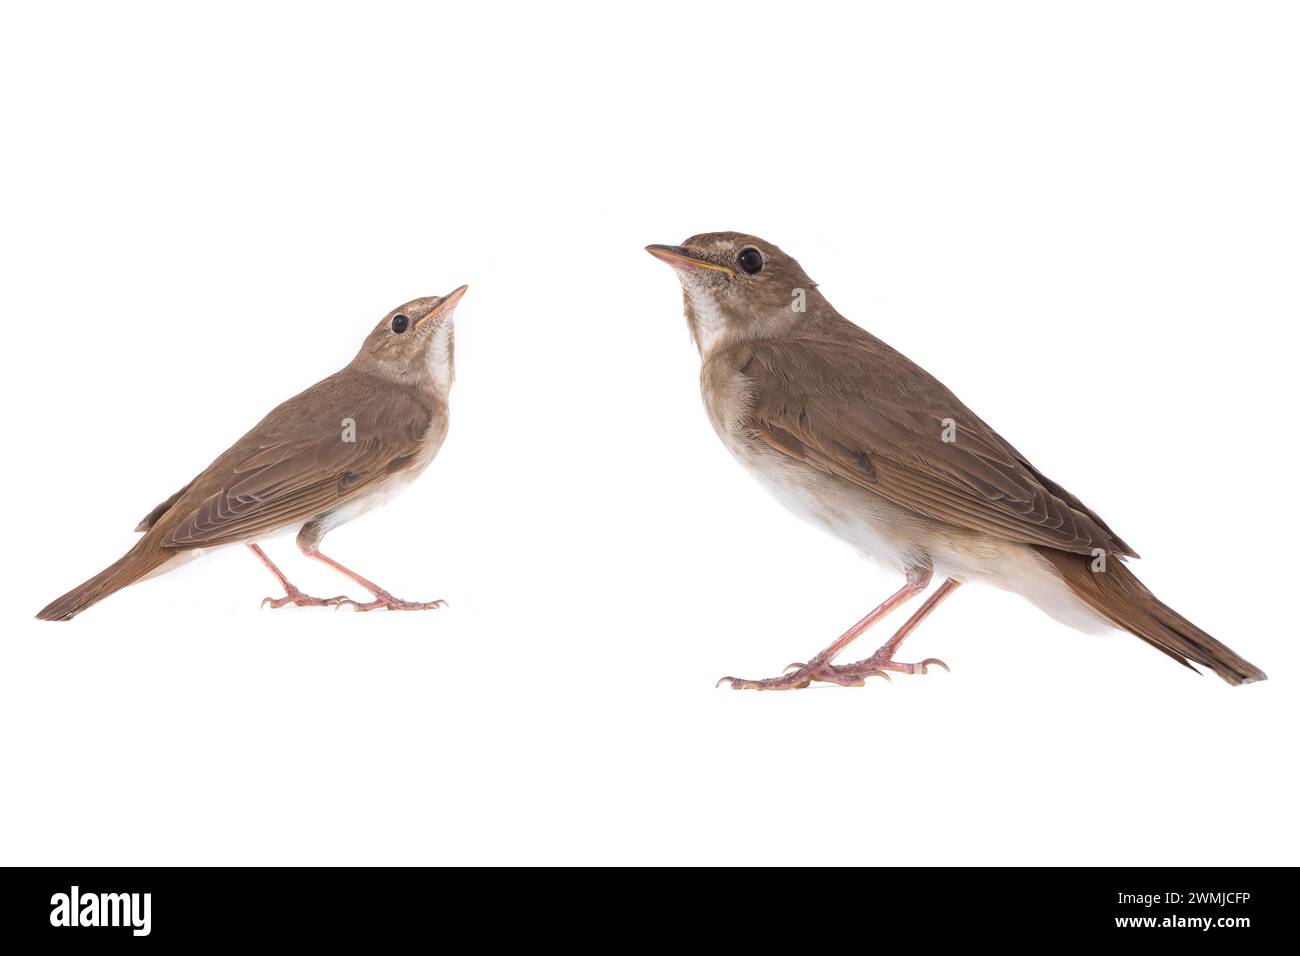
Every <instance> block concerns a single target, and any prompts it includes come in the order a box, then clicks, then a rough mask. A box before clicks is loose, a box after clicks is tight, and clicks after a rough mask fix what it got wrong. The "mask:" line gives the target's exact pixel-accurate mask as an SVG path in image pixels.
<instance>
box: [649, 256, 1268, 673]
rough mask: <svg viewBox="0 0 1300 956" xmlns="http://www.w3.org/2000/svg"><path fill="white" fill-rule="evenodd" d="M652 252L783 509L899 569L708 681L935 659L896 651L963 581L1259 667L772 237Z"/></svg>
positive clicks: (705, 388)
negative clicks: (876, 589) (757, 664)
mask: <svg viewBox="0 0 1300 956" xmlns="http://www.w3.org/2000/svg"><path fill="white" fill-rule="evenodd" d="M646 251H647V252H649V253H650V254H651V255H653V256H655V257H657V258H659V259H662V260H663V261H664V262H667V263H668V264H669V265H671V266H672V267H673V268H674V269H675V270H676V271H677V275H678V277H679V278H680V280H681V283H682V288H683V290H684V298H685V303H686V320H687V323H688V324H689V326H690V330H691V335H692V336H693V337H694V339H695V344H696V346H697V347H698V348H699V351H700V357H701V359H702V366H701V369H700V388H701V391H702V392H703V395H704V405H705V407H706V409H707V410H708V413H709V418H710V420H711V421H712V422H713V427H714V429H715V430H716V431H717V433H718V437H720V438H721V439H722V442H723V444H724V445H726V446H727V449H728V450H729V451H730V452H731V453H732V455H734V456H735V457H736V458H737V459H738V460H739V461H740V462H741V464H743V465H744V466H745V467H746V468H747V469H749V471H750V472H751V473H752V474H753V475H754V476H755V477H756V478H758V480H759V481H760V482H761V483H762V484H763V485H765V486H766V487H767V489H768V490H769V491H771V492H772V494H773V495H775V497H776V498H777V499H778V500H780V501H781V502H782V503H783V504H784V505H785V506H786V507H788V508H790V509H791V510H792V511H794V512H795V513H796V514H798V515H799V516H800V517H802V518H805V519H806V520H808V521H811V522H813V523H814V524H817V525H820V526H822V527H823V528H825V529H827V530H829V531H830V532H831V533H832V534H834V535H836V536H838V537H840V538H842V539H843V540H845V541H847V542H849V543H850V544H852V545H854V546H855V547H857V548H858V549H859V550H860V551H862V552H863V553H864V554H866V555H867V556H869V557H872V558H875V559H876V560H878V561H880V562H881V563H883V564H884V565H885V566H886V567H889V568H891V569H894V570H897V571H899V572H901V573H902V574H903V575H904V576H905V578H906V583H905V584H904V585H903V587H902V588H900V589H899V590H898V591H897V592H895V593H894V594H893V595H891V596H890V597H888V598H886V599H885V601H884V603H882V604H881V605H880V606H879V607H877V608H876V609H875V610H873V611H871V613H869V614H868V615H867V616H866V617H864V618H863V619H862V620H860V621H859V622H858V623H857V624H855V625H853V626H852V627H851V628H849V629H848V630H847V631H845V632H844V634H843V635H841V636H840V637H839V638H838V639H837V640H836V641H835V642H834V643H833V644H831V645H830V646H829V647H827V648H826V649H825V650H824V651H822V652H821V653H820V654H818V655H817V656H816V657H813V658H812V659H811V660H809V661H808V662H807V663H801V664H792V665H790V667H789V668H787V673H786V674H785V675H783V676H781V677H772V678H768V679H766V680H741V679H738V678H734V677H724V678H722V680H721V681H719V682H718V683H719V684H721V683H722V682H723V681H727V682H729V683H730V684H731V686H732V687H733V688H735V689H746V688H748V689H755V690H789V689H792V688H801V687H807V686H808V685H809V684H810V683H811V682H812V681H827V682H830V683H833V684H842V685H847V686H861V685H862V684H863V683H864V681H865V679H866V678H867V677H868V676H880V677H885V678H888V676H889V675H888V673H887V672H888V671H898V672H902V673H906V674H917V673H921V674H924V673H925V672H926V669H927V667H928V666H929V665H930V664H938V665H940V666H942V667H944V669H945V670H946V669H947V665H946V664H944V663H943V662H942V661H939V660H936V659H933V658H931V659H929V660H925V661H922V662H920V663H919V664H904V663H899V662H898V661H895V660H894V654H895V652H897V650H898V648H899V646H900V645H901V644H902V643H903V640H904V639H905V638H906V637H907V636H908V635H909V634H910V633H911V632H912V631H913V630H914V629H915V628H916V626H917V625H918V624H920V623H921V621H922V620H923V619H924V618H925V617H926V616H927V615H928V614H929V613H930V612H931V611H933V610H934V609H935V607H937V606H938V604H939V602H941V601H942V600H943V599H944V598H946V597H947V596H948V595H950V594H951V593H952V592H953V591H954V590H956V588H957V587H958V586H959V585H960V584H962V583H963V582H965V581H968V580H983V581H987V582H990V583H992V584H995V585H997V586H999V587H1001V588H1004V589H1006V590H1008V591H1013V592H1016V593H1018V594H1021V595H1023V596H1024V597H1026V598H1028V599H1029V600H1030V601H1031V602H1033V603H1034V604H1036V605H1037V606H1038V607H1040V608H1041V609H1042V610H1044V611H1046V612H1047V613H1048V614H1050V615H1052V616H1053V617H1055V618H1057V619H1059V620H1061V621H1064V622H1066V623H1068V624H1072V625H1074V626H1076V627H1080V628H1082V629H1084V630H1096V629H1104V628H1106V627H1108V626H1111V627H1120V628H1123V629H1125V630H1128V631H1130V632H1132V633H1133V634H1135V635H1137V636H1138V637H1140V638H1142V640H1144V641H1146V642H1147V643H1149V644H1151V645H1153V646H1155V647H1156V648H1158V649H1159V650H1161V651H1163V652H1164V653H1165V654H1168V655H1169V656H1170V657H1172V658H1174V660H1176V661H1178V662H1180V663H1182V664H1184V665H1186V666H1188V667H1191V664H1190V663H1189V662H1190V661H1195V662H1196V663H1198V664H1202V665H1204V666H1205V667H1208V668H1210V669H1211V670H1213V671H1214V672H1215V673H1216V674H1218V675H1219V676H1220V677H1222V678H1223V679H1224V680H1225V681H1227V682H1228V683H1230V684H1245V683H1250V682H1251V681H1257V680H1264V679H1265V675H1264V672H1263V671H1261V670H1260V669H1259V668H1257V667H1255V666H1254V665H1252V664H1250V663H1248V662H1247V661H1245V660H1243V659H1242V658H1241V657H1239V656H1237V655H1236V654H1235V653H1233V652H1232V651H1231V650H1230V649H1229V648H1227V647H1225V646H1224V645H1223V644H1220V643H1219V642H1218V641H1216V640H1215V639H1214V638H1213V637H1211V636H1210V635H1209V634H1207V633H1205V632H1204V631H1202V630H1201V629H1200V628H1198V627H1197V626H1196V625H1194V624H1192V623H1191V622H1190V621H1188V620H1187V619H1186V618H1184V617H1182V616H1181V615H1180V614H1178V613H1177V612H1176V611H1174V610H1172V609H1171V608H1169V607H1167V606H1166V605H1164V604H1162V603H1161V602H1160V601H1159V600H1157V599H1156V597H1155V595H1153V594H1152V593H1151V592H1150V591H1148V590H1147V589H1146V588H1145V587H1144V586H1143V585H1142V582H1140V581H1139V580H1138V579H1137V578H1136V577H1135V576H1134V575H1133V573H1132V572H1131V571H1130V570H1129V569H1128V568H1127V567H1126V566H1125V565H1124V563H1123V559H1124V558H1136V557H1137V554H1136V553H1135V552H1134V551H1133V549H1131V548H1130V547H1129V546H1128V545H1127V544H1125V543H1124V542H1123V541H1122V540H1120V538H1119V536H1118V535H1116V534H1115V533H1114V532H1113V531H1111V529H1110V528H1109V527H1107V525H1106V523H1105V522H1104V521H1102V520H1101V518H1100V517H1098V516H1097V515H1096V514H1095V513H1094V512H1092V511H1091V510H1089V509H1088V508H1087V507H1086V506H1085V505H1084V504H1083V502H1081V501H1080V500H1079V499H1078V498H1076V497H1074V495H1072V494H1070V493H1069V492H1068V491H1066V490H1065V489H1064V488H1062V487H1061V486H1060V485H1058V484H1056V483H1055V482H1054V481H1052V480H1051V479H1050V478H1048V477H1047V476H1045V475H1043V474H1042V473H1041V472H1039V471H1038V470H1037V469H1036V468H1034V466H1033V465H1031V464H1030V463H1029V461H1028V459H1026V458H1025V457H1024V456H1023V455H1022V454H1020V453H1019V452H1018V451H1016V450H1015V449H1014V448H1012V447H1011V445H1009V444H1008V443H1007V442H1006V441H1004V440H1003V439H1002V437H1001V436H999V435H998V434H997V432H995V431H994V430H993V429H992V428H990V427H989V426H988V425H986V424H985V423H984V422H983V421H982V420H981V419H980V418H979V417H978V416H977V415H975V413H974V412H972V411H971V410H970V409H968V408H967V407H966V406H965V405H963V404H962V403H961V402H960V401H959V400H958V399H957V397H956V396H955V395H953V393H952V392H950V391H948V389H946V388H945V387H944V386H943V385H942V384H941V383H940V382H939V381H938V380H937V379H935V378H934V377H933V376H931V375H930V374H928V373H927V372H926V371H925V370H924V369H922V368H921V367H920V366H918V365H916V364H914V363H913V362H911V361H909V360H908V359H907V358H905V357H904V356H902V355H900V354H899V353H898V352H895V351H894V350H893V349H891V348H890V347H889V346H888V345H886V344H885V343H883V342H881V341H880V340H879V339H877V338H875V337H874V336H872V335H870V334H868V333H867V332H865V331H863V330H862V329H860V328H858V326H856V325H854V324H853V323H851V322H849V321H848V320H847V319H845V318H843V317H842V316H841V315H840V314H839V313H838V312H836V311H835V309H834V308H833V307H832V306H831V304H830V303H829V302H827V301H826V299H825V298H824V297H823V296H822V294H821V293H820V292H818V291H817V286H816V283H814V282H813V281H812V280H811V279H809V278H808V276H807V274H805V273H804V271H803V269H801V268H800V267H799V263H797V262H796V261H795V260H794V259H792V258H790V257H789V256H787V255H786V254H785V253H783V252H782V251H781V250H780V249H778V248H777V247H776V246H774V245H772V244H771V243H770V242H764V241H763V240H761V239H757V238H755V237H753V236H745V235H741V234H739V233H734V232H720V233H710V234H705V235H698V236H693V237H691V238H690V239H687V240H686V242H684V243H683V244H682V245H680V246H660V245H653V246H647V247H646ZM936 571H937V572H938V573H939V574H941V575H942V576H943V577H944V579H945V580H944V582H943V584H941V585H940V586H939V587H938V588H937V589H936V590H935V591H934V593H933V594H932V595H930V597H929V599H928V600H926V601H925V602H924V603H923V604H922V605H921V607H920V608H919V609H918V610H917V611H916V613H915V614H913V615H912V617H911V618H909V619H908V621H907V622H906V623H905V624H904V625H903V626H902V627H901V628H899V630H898V631H897V632H896V633H895V634H894V636H893V637H891V638H890V639H889V640H888V641H886V642H885V643H884V644H883V645H882V646H881V647H880V648H879V649H878V650H877V651H876V652H875V653H874V654H872V655H871V657H868V658H866V659H864V660H861V661H858V662H857V663H853V664H846V665H837V664H835V663H833V661H834V659H835V657H836V656H837V655H838V654H839V653H840V652H841V651H843V650H844V649H845V648H846V647H847V646H848V645H849V644H850V643H851V642H852V641H853V640H854V639H855V638H857V637H858V636H859V635H860V634H861V633H862V632H863V631H865V630H867V628H869V627H870V626H871V625H872V624H874V623H876V622H877V621H878V620H880V618H882V617H884V616H885V615H886V614H888V613H889V612H890V611H891V610H893V609H894V608H896V607H898V606H899V605H901V604H903V603H905V602H906V601H908V600H909V599H910V598H912V597H914V596H916V595H918V594H920V593H921V592H922V591H924V590H925V588H926V586H927V585H928V584H929V582H930V579H931V577H932V576H933V575H934V573H935V572H936ZM1192 669H1193V670H1195V668H1192Z"/></svg>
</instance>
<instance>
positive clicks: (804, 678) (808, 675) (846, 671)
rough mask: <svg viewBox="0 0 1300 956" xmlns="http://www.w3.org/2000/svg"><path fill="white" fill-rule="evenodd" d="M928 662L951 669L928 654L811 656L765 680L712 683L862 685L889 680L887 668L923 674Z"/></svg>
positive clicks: (739, 687)
mask: <svg viewBox="0 0 1300 956" xmlns="http://www.w3.org/2000/svg"><path fill="white" fill-rule="evenodd" d="M931 664H937V665H938V666H939V667H942V668H943V669H944V670H946V671H949V673H951V669H950V668H949V667H948V665H947V664H945V663H944V662H943V661H941V660H939V658H937V657H927V658H926V659H925V660H923V661H921V662H920V663H919V664H899V663H896V662H894V661H891V660H883V659H881V658H876V657H869V658H867V659H866V660H863V661H858V662H857V663H856V664H844V665H839V664H829V663H823V662H817V661H816V660H814V661H813V663H812V664H803V663H793V664H790V665H789V666H788V667H786V669H785V670H784V671H782V673H781V676H780V677H769V678H767V679H766V680H744V679H742V678H739V677H723V678H721V679H720V680H719V681H718V682H717V683H716V684H714V685H713V686H714V687H721V686H722V685H723V684H730V685H731V689H732V690H800V689H802V688H804V687H807V686H808V685H809V684H811V683H812V682H813V681H820V682H822V683H825V684H838V685H839V686H841V687H862V686H863V685H864V684H866V682H867V678H868V677H883V678H884V679H885V680H886V681H888V682H889V683H891V684H892V683H893V682H894V679H893V678H892V677H890V676H889V670H896V671H899V672H900V673H904V674H926V673H929V667H930V665H931ZM885 668H888V669H889V670H886V669H885Z"/></svg>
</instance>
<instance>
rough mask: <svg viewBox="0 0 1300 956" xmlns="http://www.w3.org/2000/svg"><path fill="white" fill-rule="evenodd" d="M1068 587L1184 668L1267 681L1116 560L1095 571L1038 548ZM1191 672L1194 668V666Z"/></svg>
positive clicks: (1086, 562) (1082, 561)
mask: <svg viewBox="0 0 1300 956" xmlns="http://www.w3.org/2000/svg"><path fill="white" fill-rule="evenodd" d="M1038 551H1039V553H1040V554H1042V555H1043V557H1045V558H1046V559H1047V560H1048V561H1049V562H1050V563H1051V565H1052V567H1054V568H1055V569H1056V572H1057V573H1058V574H1059V575H1060V576H1061V579H1062V580H1063V581H1064V582H1065V584H1066V586H1067V587H1069V589H1070V590H1071V591H1072V592H1073V593H1074V595H1075V597H1077V598H1079V599H1080V600H1081V601H1083V602H1084V603H1085V604H1087V605H1088V606H1089V607H1090V608H1092V609H1093V610H1094V611H1096V612H1097V613H1098V614H1100V615H1101V616H1102V617H1104V618H1106V620H1108V621H1110V622H1111V623H1112V624H1114V625H1115V626H1116V627H1121V628H1123V629H1124V630H1126V631H1129V632H1130V633H1132V634H1135V635H1137V636H1138V637H1140V638H1142V640H1144V641H1146V642H1147V643H1148V644H1150V645H1152V646H1153V647H1155V648H1156V649H1158V650H1160V651H1163V652H1164V653H1165V654H1168V655H1169V656H1170V657H1172V658H1173V659H1174V660H1176V661H1178V662H1179V663H1180V664H1183V665H1185V666H1187V667H1192V664H1191V662H1195V663H1197V664H1200V665H1202V666H1203V667H1208V668H1209V669H1210V670H1212V671H1214V673H1216V674H1218V675H1219V676H1220V677H1222V678H1223V679H1224V680H1225V681H1227V682H1228V683H1229V684H1249V683H1252V682H1254V681H1259V680H1267V679H1268V675H1266V674H1265V673H1264V672H1263V671H1262V670H1260V669H1259V668H1258V667H1256V666H1255V665H1254V664H1252V663H1250V662H1249V661H1247V660H1246V659H1245V658H1243V657H1241V656H1239V655H1238V654H1237V653H1236V652H1235V651H1233V650H1232V648H1230V647H1228V646H1227V645H1225V644H1221V643H1220V642H1219V641H1216V640H1215V639H1214V638H1213V637H1211V636H1210V635H1209V634H1207V633H1205V631H1203V630H1201V629H1200V628H1199V627H1197V626H1196V625H1195V624H1193V623H1192V622H1191V621H1189V620H1187V618H1185V617H1183V616H1182V615H1181V614H1179V613H1178V612H1177V611H1175V610H1174V609H1173V608H1171V607H1169V606H1168V605H1166V604H1163V603H1162V602H1161V601H1160V599H1159V598H1157V597H1156V596H1155V595H1154V594H1152V593H1151V592H1150V591H1148V590H1147V588H1146V585H1144V584H1143V583H1142V582H1141V581H1139V580H1138V579H1137V576H1136V575H1135V574H1134V573H1133V572H1132V571H1130V570H1129V569H1128V568H1127V567H1126V566H1125V565H1124V563H1123V562H1121V561H1120V560H1119V559H1118V558H1117V557H1112V558H1110V559H1109V560H1107V562H1106V569H1105V570H1104V571H1093V570H1092V567H1091V561H1092V559H1090V558H1087V557H1083V556H1080V555H1077V554H1067V553H1066V552H1064V551H1057V550H1054V549H1051V548H1039V549H1038ZM1192 670H1195V668H1194V667H1192Z"/></svg>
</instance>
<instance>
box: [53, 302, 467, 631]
mask: <svg viewBox="0 0 1300 956" xmlns="http://www.w3.org/2000/svg"><path fill="white" fill-rule="evenodd" d="M464 293H465V286H461V287H460V288H459V289H457V290H456V291H455V292H452V293H451V294H450V295H447V296H445V297H441V296H429V297H427V298H423V299H415V300H413V301H411V302H408V303H406V304H405V305H402V306H399V307H398V308H396V309H394V310H393V311H392V312H389V313H388V314H387V315H385V316H384V318H383V319H382V320H381V321H380V322H379V324H378V325H376V326H375V328H374V330H373V331H372V332H371V333H370V335H369V336H367V337H366V340H365V342H364V343H363V344H362V346H361V351H360V352H358V353H357V357H356V358H354V359H353V360H352V361H351V362H350V363H349V364H348V365H347V367H346V368H343V369H342V370H340V371H338V372H335V373H334V374H333V375H331V376H330V377H329V378H327V379H324V380H323V381H321V382H318V383H317V384H315V385H313V386H312V387H311V388H309V389H307V390H306V391H305V392H302V393H300V394H298V395H295V396H294V397H293V398H291V399H289V400H288V401H287V402H285V403H284V404H282V405H279V406H277V407H276V408H274V409H272V410H271V412H270V414H268V415H267V416H266V417H265V418H263V419H262V420H261V421H260V422H258V423H257V425H256V426H254V428H253V430H252V431H250V432H249V433H248V434H247V435H245V436H244V437H243V438H241V439H239V441H237V442H235V444H234V445H232V446H231V447H230V448H229V449H227V450H226V451H225V452H223V453H222V454H221V456H220V457H218V458H217V460H216V461H214V462H213V463H212V464H210V465H209V466H208V467H207V468H206V469H204V470H203V471H202V472H201V473H200V474H199V476H198V477H197V478H195V479H194V480H193V481H191V482H190V483H189V484H188V485H186V486H185V487H184V488H182V489H181V490H180V491H178V492H176V494H174V495H172V496H171V497H170V498H168V499H167V500H166V501H164V502H163V503H162V504H160V505H158V507H156V508H154V509H153V511H151V512H149V514H148V515H146V516H145V518H144V520H142V521H141V522H140V524H139V525H138V526H137V527H136V531H142V532H144V536H143V537H142V538H141V539H140V540H139V541H138V542H137V543H136V545H135V547H133V548H132V549H131V550H130V551H128V552H127V553H126V554H125V555H123V556H122V557H121V558H120V559H119V560H117V561H115V562H114V563H113V564H110V565H109V566H108V567H107V568H105V569H104V570H103V571H101V572H100V573H99V574H97V575H95V576H94V577H93V578H91V579H90V580H89V581H87V582H85V583H84V584H82V585H81V586H80V587H76V588H73V589H72V590H71V591H69V592H68V593H67V594H65V595H63V597H61V598H59V599H58V600H56V601H53V602H51V603H50V605H49V606H48V607H46V608H45V609H44V610H43V611H41V612H40V613H39V614H38V615H36V616H37V617H38V618H40V619H41V620H45V621H66V620H69V619H70V618H72V617H75V616H76V615H77V614H80V613H81V612H82V611H84V610H85V609H86V608H88V607H90V606H91V605H92V604H95V603H96V602H98V601H102V600H103V599H104V598H106V597H108V596H109V595H110V594H112V593H113V592H115V591H120V590H121V589H122V588H124V587H126V586H127V585H128V584H134V583H135V582H136V581H139V580H142V579H143V578H146V577H151V576H153V575H156V574H161V573H162V572H164V571H169V570H171V569H172V568H175V567H176V566H178V565H179V564H181V563H183V562H185V561H187V560H189V559H192V558H196V557H198V556H199V555H201V554H203V553H204V552H205V551H208V550H210V549H212V548H216V547H221V546H223V545H228V544H245V545H247V546H248V547H249V548H250V549H251V550H252V551H253V553H254V554H255V555H257V557H258V558H259V559H260V560H261V561H262V563H263V564H265V565H266V566H267V568H269V569H270V570H271V573H273V574H274V575H275V576H276V578H277V579H278V580H279V581H280V584H281V585H282V586H283V587H284V589H285V596H284V597H281V598H275V599H272V598H268V599H267V602H269V603H270V604H271V606H272V607H283V606H284V605H286V604H293V605H299V606H310V605H317V606H320V605H332V606H339V605H344V604H347V605H351V606H353V607H355V608H356V609H357V610H361V611H369V610H373V609H375V608H387V609H391V610H423V609H426V608H433V607H438V606H439V605H441V604H442V602H441V601H428V602H419V601H403V600H401V599H400V598H396V597H393V595H392V594H390V593H388V592H387V591H385V590H384V589H383V588H381V587H379V586H378V585H377V584H374V583H373V582H371V581H368V580H366V579H365V578H363V577H362V576H361V575H359V574H357V573H356V572H354V571H350V570H349V569H347V568H345V567H344V566H343V565H341V564H339V563H338V562H337V561H335V560H334V559H332V558H329V557H326V556H325V555H324V554H322V553H321V552H320V542H321V539H322V538H323V537H325V535H326V533H327V532H329V531H330V529H332V528H337V527H338V526H339V525H341V524H343V523H344V522H345V521H349V520H351V519H352V518H355V517H356V516H357V515H360V514H363V513H364V512H366V511H369V510H370V509H372V508H374V507H376V506H378V505H380V504H382V503H383V502H384V501H386V500H387V499H388V498H391V497H392V496H393V495H395V494H397V493H398V492H400V491H401V490H403V489H404V488H405V487H406V486H407V485H409V484H410V483H411V482H412V481H414V480H415V478H417V477H418V476H419V475H420V473H421V472H423V471H424V469H425V468H427V467H428V465H429V463H430V462H431V461H433V458H434V456H435V455H437V453H438V448H439V447H440V446H441V445H442V440H443V438H445V437H446V435H447V414H448V412H447V399H448V394H449V392H450V390H451V383H452V379H453V377H454V369H455V365H454V342H455V336H454V331H453V322H452V316H453V313H454V312H455V310H456V303H457V302H459V301H460V297H461V296H462V295H464ZM295 529H297V530H298V546H299V548H301V549H302V551H303V553H304V554H306V555H307V556H308V557H311V558H315V559H316V560H318V561H323V562H324V563H325V564H328V565H329V566H330V567H332V568H334V569H336V570H338V571H340V572H342V573H343V574H345V575H347V576H348V577H350V578H351V579H352V580H353V581H355V582H356V583H357V584H359V585H361V586H362V587H363V588H365V589H366V590H368V591H369V592H370V593H371V594H372V595H373V599H372V600H370V601H364V602H362V601H354V600H352V599H351V598H346V597H343V596H338V597H332V598H317V597H311V596H309V595H306V594H303V593H302V592H301V591H299V590H298V589H297V588H296V587H294V586H293V585H292V584H291V583H289V579H288V578H286V577H285V576H284V574H282V573H281V572H280V569H279V568H277V567H276V566H275V565H274V564H272V563H271V559H270V558H268V557H267V556H266V553H265V552H264V551H263V550H262V549H261V548H260V547H258V544H257V542H258V541H260V540H261V539H263V538H266V537H269V536H272V535H275V534H278V533H282V532H285V531H293V530H295Z"/></svg>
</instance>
